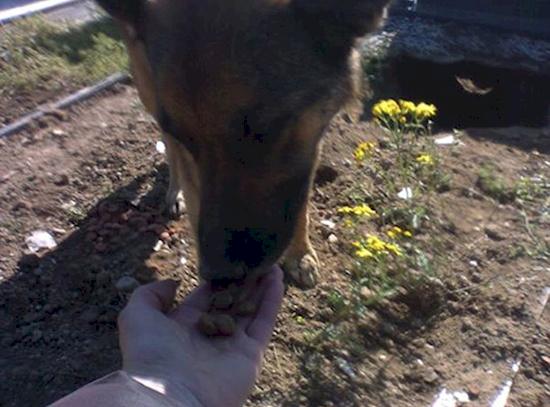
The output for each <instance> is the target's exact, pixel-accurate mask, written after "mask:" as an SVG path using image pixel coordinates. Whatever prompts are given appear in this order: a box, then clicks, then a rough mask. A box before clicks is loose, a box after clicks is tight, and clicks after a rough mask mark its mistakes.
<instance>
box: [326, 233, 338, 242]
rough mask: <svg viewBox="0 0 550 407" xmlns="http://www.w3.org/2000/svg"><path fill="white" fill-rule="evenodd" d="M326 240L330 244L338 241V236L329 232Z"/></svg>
mask: <svg viewBox="0 0 550 407" xmlns="http://www.w3.org/2000/svg"><path fill="white" fill-rule="evenodd" d="M328 242H329V243H332V244H335V243H338V237H337V236H336V235H335V234H331V235H330V236H329V237H328Z"/></svg>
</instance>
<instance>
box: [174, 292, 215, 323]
mask: <svg viewBox="0 0 550 407" xmlns="http://www.w3.org/2000/svg"><path fill="white" fill-rule="evenodd" d="M211 296H212V290H211V289H210V286H209V285H208V284H206V283H203V284H202V285H200V286H199V287H197V288H195V289H194V290H193V291H191V293H190V294H188V295H187V297H185V299H184V300H183V301H182V303H181V304H179V305H178V306H177V307H176V308H175V309H174V310H173V311H172V312H171V313H170V317H172V318H175V319H176V320H177V321H179V322H184V323H193V322H196V321H197V320H198V319H199V317H200V315H201V314H202V313H204V312H206V311H208V307H209V305H210V299H211Z"/></svg>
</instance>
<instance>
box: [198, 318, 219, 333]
mask: <svg viewBox="0 0 550 407" xmlns="http://www.w3.org/2000/svg"><path fill="white" fill-rule="evenodd" d="M198 326H199V330H200V331H201V332H202V333H203V334H204V335H206V336H216V335H217V333H218V328H217V327H216V324H215V323H214V319H213V318H212V315H210V314H207V313H204V314H202V315H201V317H200V319H199V322H198Z"/></svg>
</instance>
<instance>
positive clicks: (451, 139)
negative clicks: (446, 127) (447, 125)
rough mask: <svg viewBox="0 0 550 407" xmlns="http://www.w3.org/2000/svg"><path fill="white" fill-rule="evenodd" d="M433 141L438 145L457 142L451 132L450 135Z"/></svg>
mask: <svg viewBox="0 0 550 407" xmlns="http://www.w3.org/2000/svg"><path fill="white" fill-rule="evenodd" d="M434 143H435V144H437V145H438V146H454V145H456V144H458V140H457V139H456V138H455V136H453V135H452V134H451V135H450V136H444V137H439V138H436V139H435V140H434Z"/></svg>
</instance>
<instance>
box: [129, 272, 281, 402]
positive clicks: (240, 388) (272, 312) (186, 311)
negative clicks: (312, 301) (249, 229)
mask: <svg viewBox="0 0 550 407" xmlns="http://www.w3.org/2000/svg"><path fill="white" fill-rule="evenodd" d="M282 280H283V277H282V271H281V270H280V269H279V268H274V269H273V270H272V272H270V273H269V274H268V275H267V276H265V277H264V278H263V279H262V280H261V281H260V282H259V283H258V285H257V287H256V290H255V298H254V300H255V301H256V302H257V303H258V311H257V312H256V314H255V315H254V316H252V317H250V318H241V319H240V320H238V321H237V330H236V332H235V334H234V335H233V336H231V337H228V338H208V337H205V336H204V335H202V334H201V333H200V332H199V331H198V329H197V328H196V325H197V321H198V319H199V317H200V315H201V314H202V313H204V312H205V311H206V310H207V308H208V304H209V300H210V294H211V293H210V291H209V289H208V288H207V286H205V285H203V286H201V287H199V288H197V289H195V290H194V291H193V292H192V293H191V294H190V295H189V296H188V297H187V298H186V299H185V300H184V301H183V302H182V303H181V304H180V305H178V306H177V307H176V308H175V309H173V310H171V311H169V309H170V306H171V304H172V301H173V299H174V296H175V292H176V289H177V283H176V282H174V281H162V282H157V283H153V284H149V285H147V286H143V287H140V288H139V289H138V290H136V292H135V293H134V294H133V295H132V298H131V299H130V301H129V303H128V305H127V306H126V308H125V309H124V310H123V311H122V313H121V315H120V317H119V330H120V345H121V349H122V355H123V369H124V370H125V371H126V372H128V373H129V374H130V375H131V376H132V377H133V378H135V379H137V380H139V381H140V382H142V383H145V384H147V385H149V387H152V388H155V389H156V390H157V391H160V392H162V393H164V394H166V395H168V396H170V397H172V398H174V399H176V400H180V401H182V402H183V404H184V405H186V406H193V405H197V406H208V407H210V406H212V407H214V406H227V407H231V406H240V405H242V404H243V403H244V402H245V400H246V398H247V397H248V395H249V393H250V390H251V389H252V387H253V386H254V382H255V381H256V378H257V377H258V374H259V371H260V367H261V361H262V356H263V353H264V351H265V349H266V348H267V345H268V342H269V339H270V337H271V333H272V331H273V327H274V325H275V320H276V316H277V313H278V311H279V308H280V305H281V301H282V296H283V291H284V287H283V282H282Z"/></svg>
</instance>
